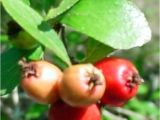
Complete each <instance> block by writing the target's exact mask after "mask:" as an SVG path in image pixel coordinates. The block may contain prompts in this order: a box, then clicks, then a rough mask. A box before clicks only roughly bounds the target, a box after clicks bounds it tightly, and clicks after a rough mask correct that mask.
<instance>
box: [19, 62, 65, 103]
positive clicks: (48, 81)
mask: <svg viewBox="0 0 160 120" xmlns="http://www.w3.org/2000/svg"><path fill="white" fill-rule="evenodd" d="M62 76H63V74H62V72H61V70H60V69H59V68H58V67H56V66H55V65H53V64H51V63H49V62H47V61H32V62H29V63H26V65H24V66H23V78H22V81H21V86H22V88H23V89H24V90H25V91H26V93H27V94H28V95H29V96H30V97H31V98H33V99H34V100H36V101H37V102H39V103H48V104H50V103H54V102H55V101H56V100H57V99H59V95H58V81H59V80H61V79H62Z"/></svg>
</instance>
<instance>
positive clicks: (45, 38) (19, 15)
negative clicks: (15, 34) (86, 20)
mask: <svg viewBox="0 0 160 120" xmlns="http://www.w3.org/2000/svg"><path fill="white" fill-rule="evenodd" d="M2 3H3V6H4V8H5V10H6V11H7V12H8V13H9V15H10V16H11V17H12V18H13V19H14V20H15V21H16V22H17V23H18V24H19V25H20V26H21V27H22V28H24V30H26V31H27V32H28V33H29V34H30V35H32V37H34V38H35V39H36V40H37V41H38V42H40V43H41V44H42V45H44V46H45V47H46V48H48V49H50V50H51V51H52V52H54V53H55V54H56V55H57V56H58V57H59V58H60V59H62V60H63V61H64V62H66V63H67V64H68V65H70V64H71V63H70V60H69V57H68V55H67V52H66V49H65V47H64V45H63V43H62V41H61V40H60V38H59V37H58V36H57V34H56V32H55V31H54V30H53V29H52V28H51V27H50V26H49V25H48V24H47V23H46V22H45V21H44V20H43V18H42V17H41V16H40V15H39V14H38V13H37V12H36V11H34V10H33V9H32V8H30V7H29V6H28V5H26V4H24V3H23V2H22V1H20V0H3V1H2ZM17 6H18V9H17V8H16V7H17Z"/></svg>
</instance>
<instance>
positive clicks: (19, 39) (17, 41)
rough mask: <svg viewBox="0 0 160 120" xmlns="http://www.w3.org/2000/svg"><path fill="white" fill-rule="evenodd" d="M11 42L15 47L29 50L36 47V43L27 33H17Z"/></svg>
mask: <svg viewBox="0 0 160 120" xmlns="http://www.w3.org/2000/svg"><path fill="white" fill-rule="evenodd" d="M11 42H12V43H13V44H14V45H15V46H16V47H17V48H21V49H25V50H30V49H33V48H35V47H37V46H38V42H37V41H36V40H35V39H34V38H33V37H32V36H31V35H30V34H29V33H27V32H25V31H19V32H18V33H17V35H15V36H13V37H12V38H11Z"/></svg>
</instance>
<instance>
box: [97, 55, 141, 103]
mask: <svg viewBox="0 0 160 120" xmlns="http://www.w3.org/2000/svg"><path fill="white" fill-rule="evenodd" d="M95 66H96V67H97V68H99V69H100V70H102V72H103V75H104V77H105V79H106V91H105V93H104V95H103V97H102V99H101V102H102V104H107V105H113V106H122V105H123V104H124V103H126V102H127V101H128V100H129V99H131V98H132V97H134V96H135V95H136V93H137V91H138V85H139V84H140V83H141V82H142V81H143V80H142V79H141V78H140V76H139V73H138V71H137V69H136V67H135V66H134V65H133V64H132V63H131V62H130V61H129V60H127V59H123V58H118V57H110V58H104V59H102V60H100V61H98V62H97V63H96V64H95Z"/></svg>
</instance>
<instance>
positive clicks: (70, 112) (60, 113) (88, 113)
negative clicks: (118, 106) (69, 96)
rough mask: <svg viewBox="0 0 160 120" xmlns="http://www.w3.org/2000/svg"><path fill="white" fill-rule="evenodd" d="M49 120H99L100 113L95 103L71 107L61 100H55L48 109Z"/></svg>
mask: <svg viewBox="0 0 160 120" xmlns="http://www.w3.org/2000/svg"><path fill="white" fill-rule="evenodd" d="M49 120H101V113H100V111H99V109H98V107H97V106H96V104H92V105H90V106H87V107H71V106H69V105H67V104H65V103H63V102H57V103H55V104H53V105H51V107H50V109H49Z"/></svg>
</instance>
